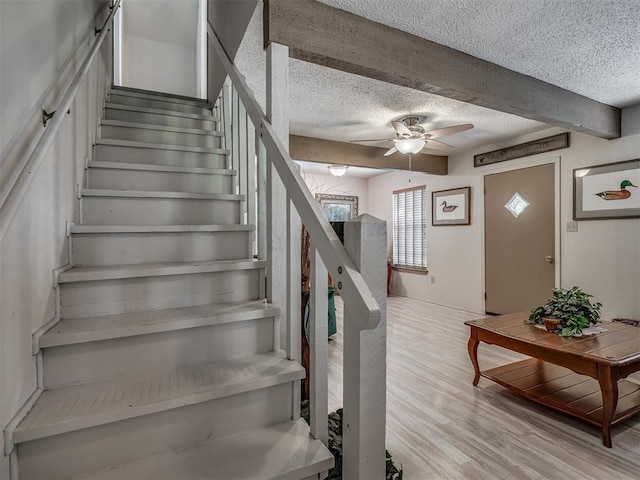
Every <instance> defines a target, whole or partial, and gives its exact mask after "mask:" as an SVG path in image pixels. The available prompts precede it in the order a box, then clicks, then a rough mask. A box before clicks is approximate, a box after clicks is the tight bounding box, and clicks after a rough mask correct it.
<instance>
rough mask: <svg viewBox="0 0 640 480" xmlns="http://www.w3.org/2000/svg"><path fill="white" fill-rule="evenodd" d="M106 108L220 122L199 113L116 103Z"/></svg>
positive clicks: (109, 103)
mask: <svg viewBox="0 0 640 480" xmlns="http://www.w3.org/2000/svg"><path fill="white" fill-rule="evenodd" d="M104 108H111V109H113V110H127V111H129V112H140V113H152V114H154V115H167V116H169V117H183V118H191V119H194V120H206V121H209V122H219V121H220V119H219V118H218V117H217V116H211V115H198V114H197V113H185V112H176V111H173V110H162V109H159V108H149V107H139V106H137V105H125V104H123V103H116V102H106V103H105V104H104Z"/></svg>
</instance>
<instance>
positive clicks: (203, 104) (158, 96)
mask: <svg viewBox="0 0 640 480" xmlns="http://www.w3.org/2000/svg"><path fill="white" fill-rule="evenodd" d="M110 93H112V94H114V95H122V96H124V97H135V98H144V99H147V100H160V101H162V102H170V103H177V104H180V105H193V106H195V107H200V108H209V107H210V105H209V103H208V102H207V101H206V100H204V99H202V98H194V97H184V96H181V95H173V94H171V93H166V94H165V93H163V92H155V91H151V90H140V89H129V88H112V89H111V92H110Z"/></svg>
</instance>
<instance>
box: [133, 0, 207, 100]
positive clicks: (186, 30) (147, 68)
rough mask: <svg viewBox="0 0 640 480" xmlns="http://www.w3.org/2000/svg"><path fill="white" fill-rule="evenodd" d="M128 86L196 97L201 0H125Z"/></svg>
mask: <svg viewBox="0 0 640 480" xmlns="http://www.w3.org/2000/svg"><path fill="white" fill-rule="evenodd" d="M123 25H124V36H123V41H122V43H123V45H122V48H123V51H122V56H123V66H122V70H123V71H122V83H123V85H124V86H127V87H133V88H142V89H145V90H156V91H160V92H167V93H174V94H178V95H186V96H190V97H195V96H196V95H197V89H196V83H197V68H196V60H197V53H196V46H197V32H198V0H180V1H178V2H176V1H175V0H125V1H124V5H123Z"/></svg>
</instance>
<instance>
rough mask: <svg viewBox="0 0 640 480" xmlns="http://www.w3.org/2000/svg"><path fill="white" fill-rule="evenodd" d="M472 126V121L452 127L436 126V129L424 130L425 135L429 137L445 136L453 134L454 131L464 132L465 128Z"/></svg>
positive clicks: (468, 128)
mask: <svg viewBox="0 0 640 480" xmlns="http://www.w3.org/2000/svg"><path fill="white" fill-rule="evenodd" d="M472 128H473V123H465V124H464V125H455V126H453V127H445V128H438V129H437V130H431V131H430V132H425V133H424V134H425V135H428V136H429V139H431V138H439V137H446V136H447V135H453V134H454V133H460V132H464V131H465V130H470V129H472Z"/></svg>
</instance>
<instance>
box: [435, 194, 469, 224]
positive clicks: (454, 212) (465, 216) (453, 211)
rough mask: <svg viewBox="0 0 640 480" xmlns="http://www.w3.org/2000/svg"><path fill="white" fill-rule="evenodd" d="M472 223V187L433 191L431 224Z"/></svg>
mask: <svg viewBox="0 0 640 480" xmlns="http://www.w3.org/2000/svg"><path fill="white" fill-rule="evenodd" d="M470 224H471V187H460V188H451V189H449V190H439V191H437V192H431V225H433V226H434V227H440V226H446V225H470Z"/></svg>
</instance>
